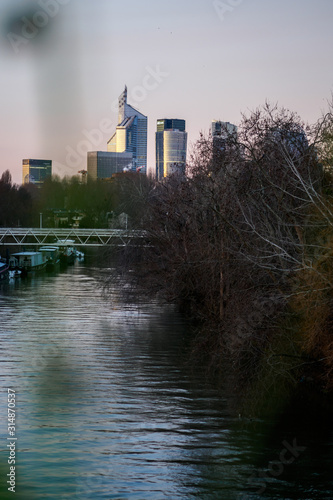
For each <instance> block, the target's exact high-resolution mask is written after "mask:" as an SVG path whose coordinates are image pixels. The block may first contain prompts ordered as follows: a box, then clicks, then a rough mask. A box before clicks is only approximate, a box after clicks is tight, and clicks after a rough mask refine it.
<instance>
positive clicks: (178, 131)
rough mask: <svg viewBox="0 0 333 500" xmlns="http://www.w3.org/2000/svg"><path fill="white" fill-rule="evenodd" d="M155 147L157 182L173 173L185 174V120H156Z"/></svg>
mask: <svg viewBox="0 0 333 500" xmlns="http://www.w3.org/2000/svg"><path fill="white" fill-rule="evenodd" d="M155 145H156V179H157V180H161V179H162V178H163V177H167V176H168V175H170V174H172V173H175V172H185V166H186V149H187V132H185V120H179V119H176V118H164V119H160V120H157V129H156V137H155Z"/></svg>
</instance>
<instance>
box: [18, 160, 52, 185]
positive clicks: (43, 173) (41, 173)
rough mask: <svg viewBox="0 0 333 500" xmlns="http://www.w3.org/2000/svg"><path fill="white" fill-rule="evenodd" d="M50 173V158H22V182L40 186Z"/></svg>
mask: <svg viewBox="0 0 333 500" xmlns="http://www.w3.org/2000/svg"><path fill="white" fill-rule="evenodd" d="M51 175H52V160H31V159H26V160H22V184H29V183H32V184H35V185H36V186H38V187H40V186H41V185H42V184H43V183H44V181H45V179H46V178H47V177H51Z"/></svg>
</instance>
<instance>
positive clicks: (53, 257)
mask: <svg viewBox="0 0 333 500" xmlns="http://www.w3.org/2000/svg"><path fill="white" fill-rule="evenodd" d="M39 251H40V252H41V253H42V254H43V256H44V258H45V259H46V271H54V269H55V267H56V265H57V264H59V262H60V257H59V248H58V247H56V246H50V245H46V246H44V247H41V248H40V249H39Z"/></svg>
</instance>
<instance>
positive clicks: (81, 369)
mask: <svg viewBox="0 0 333 500" xmlns="http://www.w3.org/2000/svg"><path fill="white" fill-rule="evenodd" d="M103 273H107V270H101V269H98V268H94V267H89V266H84V265H83V264H80V263H78V264H76V265H75V266H74V267H71V268H68V270H66V271H65V272H62V273H59V274H56V275H52V276H50V275H42V276H35V277H33V278H29V279H26V280H23V281H15V282H10V283H7V284H6V285H2V287H1V288H0V380H1V401H0V403H1V404H0V438H1V463H0V473H1V481H2V483H5V482H6V479H7V478H6V475H7V474H8V473H9V464H8V457H9V453H10V451H9V450H10V448H9V447H8V446H7V445H8V443H12V442H13V441H12V440H11V439H10V437H9V435H8V421H7V406H8V404H7V401H8V398H7V391H8V388H9V389H11V390H12V391H15V396H16V399H15V404H16V407H15V409H16V421H15V437H16V440H15V450H14V454H15V461H16V463H15V467H16V469H15V487H16V498H18V499H24V500H29V499H33V500H38V499H54V500H59V499H80V500H85V499H94V500H99V499H101V500H102V499H108V500H110V499H139V500H148V499H152V500H159V499H171V500H176V499H181V500H184V499H222V500H229V499H230V500H233V499H242V500H245V499H266V498H269V499H308V500H310V499H311V500H313V499H327V500H328V499H332V498H333V474H332V465H333V432H332V431H333V423H332V422H331V421H330V420H327V419H326V418H325V415H323V414H320V413H321V412H317V413H316V409H315V408H308V409H306V408H305V409H301V410H300V409H299V408H293V407H292V405H291V406H289V408H288V411H287V413H286V414H285V415H284V416H283V417H281V416H280V417H279V418H277V417H276V418H274V417H270V418H265V419H260V418H255V419H249V418H247V419H245V418H243V417H242V416H241V415H238V414H237V412H236V411H235V410H233V409H232V408H233V406H232V405H231V404H229V403H230V401H229V398H230V396H227V395H226V394H223V391H221V389H220V388H218V387H217V386H216V385H215V384H214V382H213V381H211V380H209V379H208V378H207V377H206V375H205V373H204V371H202V370H196V369H193V367H192V366H191V364H190V363H188V354H189V353H188V341H189V335H190V331H189V327H188V325H187V324H186V321H185V320H184V318H182V317H181V316H180V315H179V314H178V313H177V311H176V310H175V309H174V308H173V307H172V306H166V305H160V304H157V303H143V304H142V303H141V304H140V305H138V304H137V303H135V301H133V302H130V301H129V300H128V299H126V300H125V299H124V298H122V295H121V293H119V292H120V290H119V287H121V285H119V284H118V285H117V286H115V288H114V289H113V290H111V291H110V294H109V295H108V296H107V297H106V296H104V295H103V293H102V290H101V288H100V284H99V278H100V277H101V274H103ZM8 486H9V485H7V487H8ZM2 487H3V484H2ZM12 495H13V494H12V493H10V496H8V498H15V496H12ZM1 498H7V497H6V496H5V493H3V492H2V496H1Z"/></svg>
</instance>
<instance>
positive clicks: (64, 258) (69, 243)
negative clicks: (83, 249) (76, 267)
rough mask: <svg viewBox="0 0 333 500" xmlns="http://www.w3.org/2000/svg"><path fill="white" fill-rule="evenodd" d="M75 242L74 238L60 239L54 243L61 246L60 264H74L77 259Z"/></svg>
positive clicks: (58, 246)
mask: <svg viewBox="0 0 333 500" xmlns="http://www.w3.org/2000/svg"><path fill="white" fill-rule="evenodd" d="M74 243H75V241H74V240H58V241H56V243H53V246H55V247H57V248H59V258H60V264H63V265H67V266H70V265H72V264H74V261H75V259H76V250H75V248H74Z"/></svg>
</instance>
